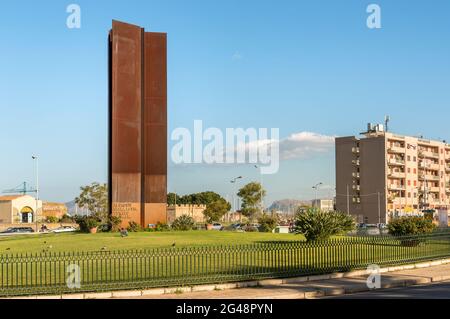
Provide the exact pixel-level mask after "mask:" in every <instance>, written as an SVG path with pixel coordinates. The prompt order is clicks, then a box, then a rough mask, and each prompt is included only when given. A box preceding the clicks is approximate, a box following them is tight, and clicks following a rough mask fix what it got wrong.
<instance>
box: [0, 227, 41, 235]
mask: <svg viewBox="0 0 450 319" xmlns="http://www.w3.org/2000/svg"><path fill="white" fill-rule="evenodd" d="M27 233H34V229H33V228H31V227H9V228H8V229H7V230H4V231H2V232H0V234H27Z"/></svg>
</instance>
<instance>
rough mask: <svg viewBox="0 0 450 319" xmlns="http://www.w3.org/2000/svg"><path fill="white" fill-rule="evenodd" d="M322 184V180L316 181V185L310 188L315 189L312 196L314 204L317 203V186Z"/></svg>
mask: <svg viewBox="0 0 450 319" xmlns="http://www.w3.org/2000/svg"><path fill="white" fill-rule="evenodd" d="M320 185H323V183H322V182H320V183H317V184H316V185H314V186H313V187H312V188H313V189H314V190H315V198H314V205H317V204H316V203H317V191H318V190H319V186H320Z"/></svg>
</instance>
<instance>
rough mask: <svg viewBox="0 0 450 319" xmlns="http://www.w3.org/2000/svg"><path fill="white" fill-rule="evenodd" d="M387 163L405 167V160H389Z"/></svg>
mask: <svg viewBox="0 0 450 319" xmlns="http://www.w3.org/2000/svg"><path fill="white" fill-rule="evenodd" d="M388 163H389V164H390V165H405V160H403V159H399V158H390V159H389V161H388Z"/></svg>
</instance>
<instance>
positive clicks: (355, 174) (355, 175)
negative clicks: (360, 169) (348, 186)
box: [352, 173, 360, 178]
mask: <svg viewBox="0 0 450 319" xmlns="http://www.w3.org/2000/svg"><path fill="white" fill-rule="evenodd" d="M352 176H353V177H355V178H359V177H360V175H359V173H353V174H352Z"/></svg>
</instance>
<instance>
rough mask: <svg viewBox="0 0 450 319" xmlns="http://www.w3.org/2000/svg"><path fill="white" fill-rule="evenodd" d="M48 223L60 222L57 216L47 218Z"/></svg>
mask: <svg viewBox="0 0 450 319" xmlns="http://www.w3.org/2000/svg"><path fill="white" fill-rule="evenodd" d="M45 221H46V223H50V224H56V223H57V222H59V218H58V217H56V216H47V218H45Z"/></svg>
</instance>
